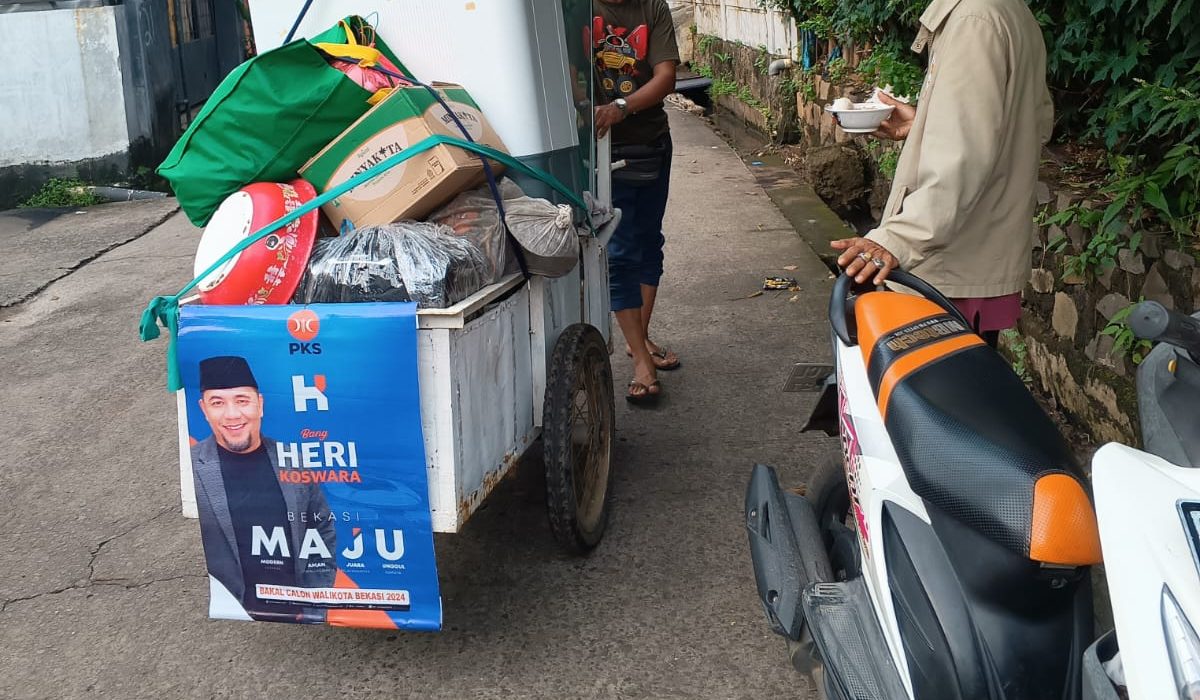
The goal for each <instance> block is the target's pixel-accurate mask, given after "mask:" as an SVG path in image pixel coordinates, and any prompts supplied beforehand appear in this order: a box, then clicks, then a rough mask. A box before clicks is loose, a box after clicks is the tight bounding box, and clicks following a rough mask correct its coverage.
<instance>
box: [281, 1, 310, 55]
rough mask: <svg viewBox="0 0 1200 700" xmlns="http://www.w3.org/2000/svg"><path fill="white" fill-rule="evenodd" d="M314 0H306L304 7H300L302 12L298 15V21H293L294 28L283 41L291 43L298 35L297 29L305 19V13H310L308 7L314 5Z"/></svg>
mask: <svg viewBox="0 0 1200 700" xmlns="http://www.w3.org/2000/svg"><path fill="white" fill-rule="evenodd" d="M312 4H313V0H304V7H302V8H300V14H299V15H296V21H295V22H293V23H292V29H291V31H289V32H288V34H287V38H286V39H284V40H283V43H285V44H290V43H292V39H293V38H295V36H296V30H298V29H300V23H301V22H303V21H304V15H307V14H308V8H310V7H312Z"/></svg>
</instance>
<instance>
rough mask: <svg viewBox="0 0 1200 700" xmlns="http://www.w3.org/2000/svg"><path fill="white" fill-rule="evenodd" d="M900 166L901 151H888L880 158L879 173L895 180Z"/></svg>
mask: <svg viewBox="0 0 1200 700" xmlns="http://www.w3.org/2000/svg"><path fill="white" fill-rule="evenodd" d="M899 165H900V151H897V150H896V149H894V148H893V149H888V150H886V151H884V152H883V153H882V154H880V156H879V172H881V173H883V175H884V177H886V178H887V179H889V180H892V179H895V177H896V167H897V166H899Z"/></svg>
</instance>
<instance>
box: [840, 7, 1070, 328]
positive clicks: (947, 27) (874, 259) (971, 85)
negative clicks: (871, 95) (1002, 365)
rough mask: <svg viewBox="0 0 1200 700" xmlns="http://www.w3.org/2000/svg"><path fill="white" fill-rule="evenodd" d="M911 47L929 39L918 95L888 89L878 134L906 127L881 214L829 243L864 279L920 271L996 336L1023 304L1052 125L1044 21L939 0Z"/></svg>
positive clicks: (1022, 12) (1020, 11)
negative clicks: (868, 226) (900, 96)
mask: <svg viewBox="0 0 1200 700" xmlns="http://www.w3.org/2000/svg"><path fill="white" fill-rule="evenodd" d="M912 48H913V50H914V51H916V52H918V53H921V52H924V51H925V50H926V48H928V49H929V50H930V56H929V68H928V70H927V72H926V75H925V83H924V85H923V86H922V88H921V93H920V96H919V97H918V101H917V105H916V107H915V108H914V107H913V106H911V105H908V104H904V103H902V102H899V101H896V100H892V99H891V97H890V96H888V95H885V94H882V93H881V99H883V100H885V101H888V102H889V103H890V104H893V105H894V106H895V108H896V109H895V111H894V112H893V113H892V116H891V117H890V118H889V119H888V120H887V121H886V122H884V123H883V125H882V126H881V128H880V130H879V131H878V132H877V133H876V135H877V136H880V137H882V138H891V139H896V140H899V139H906V142H905V145H904V150H903V152H902V153H901V156H900V162H899V164H898V166H897V168H896V177H895V180H894V182H893V183H892V192H891V196H890V197H889V198H888V203H887V206H886V208H885V210H884V213H883V220H882V221H881V222H880V224H879V226H878V227H877V228H876V229H875V230H873V231H871V232H870V233H868V234H867V235H866V236H865V237H863V238H849V239H845V240H841V241H835V242H834V243H833V247H834V248H836V249H838V250H842V251H844V252H843V253H842V255H841V256H840V257H839V258H838V264H839V265H841V266H842V267H844V268H845V269H846V272H847V273H848V274H850V275H851V276H853V277H855V278H856V280H857V281H859V282H866V281H867V280H868V279H872V275H873V281H874V283H875V284H881V283H882V282H883V281H884V280H885V279H886V278H887V276H888V273H889V272H891V270H892V269H894V268H895V267H897V266H900V267H903V268H904V269H906V270H908V271H910V272H912V273H914V274H916V275H918V276H920V277H922V278H924V279H925V280H927V281H928V282H930V283H931V284H933V285H934V286H936V287H937V288H939V289H940V290H941V291H942V292H943V293H944V294H946V295H947V296H948V297H950V298H952V299H954V300H955V302H956V303H957V304H958V306H959V307H960V308H961V309H963V311H964V312H965V313H966V314H967V317H968V320H970V321H972V322H973V323H975V325H976V330H977V331H979V332H981V333H985V334H986V336H991V337H989V338H988V340H989V341H992V342H994V338H995V335H996V334H998V331H999V330H1000V329H1002V328H1007V327H1010V326H1012V325H1013V324H1015V322H1016V317H1017V315H1019V313H1020V291H1021V290H1022V289H1024V287H1025V284H1026V283H1027V282H1028V280H1029V275H1030V269H1031V260H1030V254H1031V244H1032V234H1033V226H1034V224H1033V213H1034V208H1035V199H1036V194H1035V190H1036V184H1037V177H1038V165H1039V162H1040V156H1041V149H1042V146H1043V145H1045V143H1046V142H1047V141H1048V140H1049V138H1050V131H1051V129H1052V127H1053V116H1054V108H1053V105H1052V103H1051V102H1050V93H1049V91H1048V90H1047V88H1046V47H1045V43H1044V42H1043V39H1042V32H1041V28H1040V27H1039V26H1038V23H1037V21H1036V20H1035V19H1034V17H1033V14H1032V13H1031V12H1030V11H1029V8H1028V7H1026V5H1025V3H1024V2H1022V0H933V2H932V3H931V4H930V5H929V9H928V10H926V11H925V13H924V14H923V15H922V16H921V29H920V33H919V34H918V35H917V39H916V42H914V43H913V47H912ZM986 336H985V337H986Z"/></svg>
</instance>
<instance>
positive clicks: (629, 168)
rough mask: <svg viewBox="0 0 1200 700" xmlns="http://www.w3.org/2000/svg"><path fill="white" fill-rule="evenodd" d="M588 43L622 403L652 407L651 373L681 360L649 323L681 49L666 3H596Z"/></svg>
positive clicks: (656, 389)
mask: <svg viewBox="0 0 1200 700" xmlns="http://www.w3.org/2000/svg"><path fill="white" fill-rule="evenodd" d="M594 10H595V12H596V13H597V16H596V17H595V18H594V20H593V27H592V42H593V44H592V45H593V49H594V53H595V59H596V70H597V74H598V77H599V81H600V84H599V85H598V86H597V93H598V94H599V95H600V96H601V99H602V100H606V101H607V102H606V104H603V105H601V106H599V107H597V108H596V114H595V123H596V133H597V135H598V136H601V137H603V136H604V135H605V134H606V133H608V132H609V131H610V130H611V132H612V138H613V143H612V147H613V161H614V162H617V161H621V160H623V161H625V163H626V165H625V167H624V168H620V169H618V170H616V171H614V172H613V176H612V177H613V183H612V185H613V206H614V207H616V208H618V209H620V210H621V214H622V218H621V223H620V225H619V226H618V227H617V230H616V231H615V232H614V233H613V236H612V238H611V239H610V240H609V243H608V269H609V289H610V296H611V299H612V309H613V312H614V313H615V315H616V317H617V324H618V325H619V326H620V327H621V333H622V334H624V336H625V342H626V344H627V345H628V350H627V351H628V353H629V354H630V356H632V357H633V367H634V370H633V380H632V381H631V382H630V383H629V391H628V393H627V394H626V398H627V399H628V400H629V401H630V402H631V403H635V404H644V403H651V402H653V401H655V400H656V399H658V397H659V395H660V394H661V392H662V389H661V386H660V385H659V383H658V375H657V370H670V369H675V368H677V367H678V366H679V358H678V357H676V356H675V354H674V353H672V352H670V351H668V350H665V349H664V348H662V347H660V346H658V345H657V344H655V343H654V342H652V341H651V340H650V337H649V336H650V316H651V314H652V313H653V312H654V302H655V297H656V296H657V293H658V284H659V280H660V279H661V277H662V272H663V243H664V242H665V239H664V237H663V232H662V222H663V215H664V214H665V213H666V208H667V195H668V191H669V184H670V177H671V150H672V149H671V134H670V129H669V127H668V124H667V113H666V111H664V109H663V99H664V98H666V96H667V95H669V94H671V93H672V92H673V91H674V90H675V66H676V64H677V63H678V62H679V49H678V47H677V46H676V44H675V27H674V25H673V23H672V21H671V11H670V8H668V7H667V3H666V0H599V1H598V2H596V3H595V4H594Z"/></svg>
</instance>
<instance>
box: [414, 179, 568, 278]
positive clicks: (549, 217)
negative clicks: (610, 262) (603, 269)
mask: <svg viewBox="0 0 1200 700" xmlns="http://www.w3.org/2000/svg"><path fill="white" fill-rule="evenodd" d="M499 189H500V197H501V199H503V200H504V213H505V215H506V218H507V220H508V228H509V230H510V231H512V234H513V237H514V238H516V239H517V242H518V243H519V244H520V245H521V249H522V250H523V251H524V253H525V262H526V263H527V264H528V266H529V272H530V273H531V274H535V275H542V276H544V277H561V276H563V275H565V274H567V273H568V272H570V271H571V270H573V269H575V264H576V263H577V262H578V260H579V240H578V238H577V234H576V232H575V226H574V223H573V221H572V212H571V207H569V206H567V205H565V204H564V205H560V206H555V205H554V204H551V203H550V202H548V201H546V200H544V199H534V198H532V197H527V196H526V195H525V193H524V192H522V191H521V188H520V187H518V186H517V184H516V183H514V182H513V181H512V180H509V179H507V178H504V179H502V180H500V182H499ZM430 221H434V222H437V223H439V224H444V225H446V226H449V227H451V228H452V229H453V230H454V233H455V234H456V235H459V236H462V237H464V238H467V239H468V240H470V241H472V242H474V243H475V244H476V245H478V246H479V247H480V248H481V249H482V250H483V252H484V255H485V257H487V259H488V262H489V264H490V265H491V269H492V271H493V273H494V276H493V277H492V278H491V280H490V281H492V282H495V281H498V280H499V279H500V277H502V276H503V275H504V274H505V273H506V272H514V271H516V269H517V267H516V264H515V260H514V259H513V256H512V253H511V250H510V248H509V245H508V242H507V241H506V240H505V236H504V227H503V226H502V225H501V223H500V215H499V213H498V211H497V209H496V201H495V199H493V198H492V191H491V189H490V188H489V187H488V186H487V185H484V186H482V187H479V188H476V189H474V190H471V191H469V192H464V193H462V194H460V195H459V196H458V197H456V198H455V199H454V200H453V201H452V202H450V204H448V205H446V206H445V207H443V208H442V209H441V210H439V211H437V212H435V213H434V214H433V215H432V216H431V217H430Z"/></svg>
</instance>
